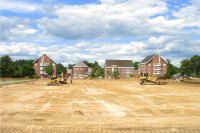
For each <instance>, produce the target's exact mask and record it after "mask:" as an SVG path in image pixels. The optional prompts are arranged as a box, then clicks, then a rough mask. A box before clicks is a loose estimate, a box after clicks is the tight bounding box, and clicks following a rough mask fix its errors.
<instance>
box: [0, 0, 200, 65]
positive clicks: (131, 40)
mask: <svg viewBox="0 0 200 133" xmlns="http://www.w3.org/2000/svg"><path fill="white" fill-rule="evenodd" d="M0 53H1V56H2V55H9V56H11V57H12V59H13V60H17V59H33V60H34V59H36V58H37V57H40V56H41V55H43V54H44V53H46V54H47V55H48V56H49V57H50V58H52V59H53V60H54V61H55V62H57V63H62V64H63V65H65V66H67V65H68V64H69V63H71V64H74V63H76V62H79V61H83V60H88V61H90V62H94V61H95V60H96V61H98V62H99V63H100V64H101V65H102V66H103V65H104V62H105V59H128V60H133V62H135V61H141V60H142V59H143V58H145V57H146V56H148V55H151V54H155V53H157V54H159V55H161V57H163V58H164V59H170V60H171V62H172V63H173V64H174V65H176V66H180V61H181V60H183V59H185V58H190V57H192V56H193V55H200V0H1V1H0Z"/></svg>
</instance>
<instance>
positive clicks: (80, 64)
mask: <svg viewBox="0 0 200 133" xmlns="http://www.w3.org/2000/svg"><path fill="white" fill-rule="evenodd" d="M73 67H88V65H86V64H85V63H83V62H78V63H76V64H75V65H74V66H73Z"/></svg>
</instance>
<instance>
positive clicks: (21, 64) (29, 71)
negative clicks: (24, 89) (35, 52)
mask: <svg viewBox="0 0 200 133" xmlns="http://www.w3.org/2000/svg"><path fill="white" fill-rule="evenodd" d="M32 63H33V60H16V61H14V63H13V64H14V67H15V72H14V73H13V75H12V76H13V77H25V76H28V77H33V76H34V75H35V70H34V68H33V64H32Z"/></svg>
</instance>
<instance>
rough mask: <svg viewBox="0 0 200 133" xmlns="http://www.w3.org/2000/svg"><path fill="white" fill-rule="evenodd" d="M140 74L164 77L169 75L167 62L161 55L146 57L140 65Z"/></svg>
mask: <svg viewBox="0 0 200 133" xmlns="http://www.w3.org/2000/svg"><path fill="white" fill-rule="evenodd" d="M138 70H139V73H140V74H145V73H148V75H150V76H152V75H158V76H163V75H164V74H165V73H167V61H165V60H164V59H163V58H162V57H161V56H160V55H159V54H153V55H149V56H147V57H145V58H144V59H143V60H142V61H141V62H140V63H139V65H138Z"/></svg>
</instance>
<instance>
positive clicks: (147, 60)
mask: <svg viewBox="0 0 200 133" xmlns="http://www.w3.org/2000/svg"><path fill="white" fill-rule="evenodd" d="M156 55H158V56H160V55H159V54H152V55H149V56H147V57H145V58H144V59H143V60H142V61H141V62H140V64H141V63H148V62H149V61H150V60H151V59H153V58H154V57H155V56H156ZM160 58H161V59H163V58H162V57H161V56H160ZM163 60H164V59H163ZM164 61H165V62H166V63H168V62H167V61H166V60H164Z"/></svg>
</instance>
